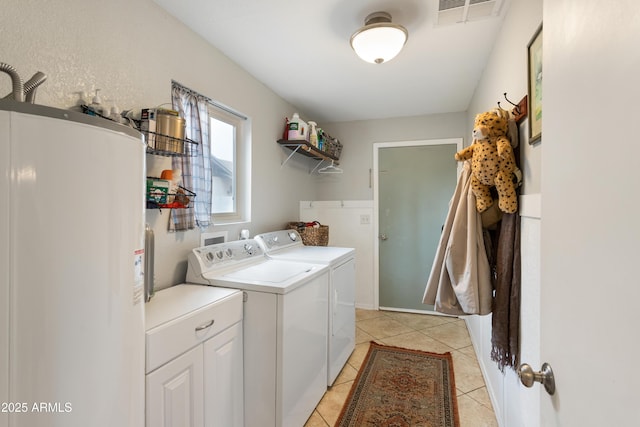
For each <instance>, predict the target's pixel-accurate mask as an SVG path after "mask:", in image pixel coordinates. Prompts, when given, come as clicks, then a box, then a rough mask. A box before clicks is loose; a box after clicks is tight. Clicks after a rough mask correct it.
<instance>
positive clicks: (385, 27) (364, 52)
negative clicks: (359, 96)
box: [351, 12, 409, 64]
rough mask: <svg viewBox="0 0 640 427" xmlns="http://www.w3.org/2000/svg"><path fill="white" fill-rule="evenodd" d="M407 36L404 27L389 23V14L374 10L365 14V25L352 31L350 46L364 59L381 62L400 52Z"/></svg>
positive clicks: (374, 62) (373, 62) (375, 62)
mask: <svg viewBox="0 0 640 427" xmlns="http://www.w3.org/2000/svg"><path fill="white" fill-rule="evenodd" d="M408 36H409V34H408V32H407V30H406V28H404V27H403V26H401V25H396V24H392V23H391V15H389V14H388V13H386V12H376V13H372V14H371V15H369V16H367V18H366V19H365V26H364V27H362V28H360V29H359V30H358V31H356V32H355V33H353V35H352V36H351V47H352V48H353V50H355V52H356V54H357V55H358V56H359V57H360V58H362V59H363V60H364V61H367V62H370V63H372V64H382V63H383V62H387V61H390V60H391V59H393V58H394V57H395V56H396V55H397V54H398V53H400V51H401V50H402V47H403V46H404V44H405V43H406V42H407V38H408Z"/></svg>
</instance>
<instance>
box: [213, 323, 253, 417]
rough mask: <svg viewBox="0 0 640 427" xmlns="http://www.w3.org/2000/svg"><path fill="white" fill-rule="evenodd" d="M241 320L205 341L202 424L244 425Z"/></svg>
mask: <svg viewBox="0 0 640 427" xmlns="http://www.w3.org/2000/svg"><path fill="white" fill-rule="evenodd" d="M242 365H243V352H242V322H238V323H236V324H235V325H233V326H231V327H229V328H228V329H226V330H224V331H223V332H221V333H219V334H218V335H216V336H215V337H213V338H211V339H210V340H208V341H206V342H205V343H204V374H205V375H204V376H205V378H204V396H205V399H204V425H205V426H206V427H242V426H244V394H243V375H242V370H243V367H242Z"/></svg>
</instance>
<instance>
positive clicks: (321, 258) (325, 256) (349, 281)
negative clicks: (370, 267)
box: [254, 230, 356, 386]
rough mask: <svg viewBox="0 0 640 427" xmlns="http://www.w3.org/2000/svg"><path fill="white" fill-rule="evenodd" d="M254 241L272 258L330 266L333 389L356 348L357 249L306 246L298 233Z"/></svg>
mask: <svg viewBox="0 0 640 427" xmlns="http://www.w3.org/2000/svg"><path fill="white" fill-rule="evenodd" d="M254 239H255V240H256V241H257V242H258V244H259V245H260V247H261V248H262V250H264V252H265V253H266V254H267V256H268V257H269V258H271V259H274V260H288V261H297V262H303V263H306V262H311V263H317V264H324V265H327V266H328V267H329V293H328V300H329V307H328V310H329V312H328V316H327V318H328V331H327V340H328V343H327V345H328V353H327V355H328V360H327V366H328V369H327V385H328V386H331V385H332V384H333V383H334V381H335V380H336V377H337V376H338V374H340V371H341V370H342V368H343V367H344V365H345V363H347V360H348V359H349V356H350V355H351V353H352V352H353V349H354V348H355V333H356V313H355V281H356V270H355V268H356V267H355V253H356V251H355V249H353V248H341V247H334V246H305V245H304V244H303V242H302V238H301V237H300V234H299V233H298V232H297V231H295V230H279V231H273V232H270V233H264V234H258V235H257V236H255V237H254Z"/></svg>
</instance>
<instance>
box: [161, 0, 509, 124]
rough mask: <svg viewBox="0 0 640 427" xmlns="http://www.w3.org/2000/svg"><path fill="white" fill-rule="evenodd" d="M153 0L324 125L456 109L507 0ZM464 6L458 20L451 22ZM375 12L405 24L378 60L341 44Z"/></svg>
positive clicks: (463, 103)
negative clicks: (396, 45) (395, 50)
mask: <svg viewBox="0 0 640 427" xmlns="http://www.w3.org/2000/svg"><path fill="white" fill-rule="evenodd" d="M154 1H155V2H156V3H157V4H158V5H160V6H161V7H162V8H164V9H165V10H167V11H168V12H169V13H170V14H171V15H173V16H175V17H176V18H177V19H178V20H180V21H182V22H183V23H185V24H186V25H187V26H188V27H190V28H191V29H192V30H193V31H195V32H196V33H198V34H200V35H201V36H202V37H203V38H204V39H206V40H207V41H208V42H209V43H211V44H212V45H213V46H215V47H216V48H218V49H219V50H220V51H222V52H223V53H224V54H225V55H226V56H228V57H229V58H231V59H232V60H233V61H234V62H236V63H237V64H239V65H240V66H241V67H242V68H243V69H245V70H246V71H248V72H249V73H250V74H251V75H253V76H254V77H255V78H256V79H258V80H259V81H261V82H262V83H264V84H265V85H266V86H267V87H269V88H270V89H271V90H273V91H274V92H275V93H277V94H278V95H280V96H281V97H282V98H284V99H285V100H287V101H288V102H290V103H291V104H293V105H295V106H297V107H298V108H300V113H301V115H302V116H303V118H305V119H306V120H315V121H317V122H321V123H322V122H324V123H327V122H342V121H353V120H368V119H382V118H390V117H404V116H416V115H424V114H436V113H449V112H460V111H466V110H467V107H468V105H469V101H470V100H471V97H472V96H473V93H474V90H475V88H476V85H477V83H478V81H479V79H480V77H481V75H482V70H483V69H484V66H485V64H486V62H487V59H488V56H489V54H490V52H491V49H492V46H493V44H494V40H495V37H496V36H497V34H498V31H499V29H500V26H501V25H502V21H503V19H502V18H503V17H504V14H505V11H506V9H507V7H508V3H509V1H510V0H466V1H467V2H471V3H472V5H471V6H469V7H470V8H467V9H465V7H462V8H454V9H449V10H448V11H447V12H442V13H440V12H439V8H440V4H449V5H451V4H455V3H456V2H462V3H464V2H465V0H322V1H317V0H295V1H293V0H181V1H175V0H154ZM479 3H485V4H484V5H482V4H479ZM473 4H475V5H473ZM474 7H476V9H474ZM481 8H483V9H482V10H481ZM465 10H468V11H469V15H468V16H467V17H468V19H467V20H466V22H456V21H459V20H460V19H461V17H462V13H464V11H465ZM474 10H476V12H477V13H476V15H488V16H479V17H478V16H477V17H473V16H472V15H473V14H474V13H473V11H474ZM483 10H484V12H487V11H488V12H490V13H489V14H486V13H484V12H483ZM376 11H385V12H388V13H390V14H391V15H392V17H393V23H396V24H400V25H403V26H404V27H405V28H406V29H407V30H408V31H409V39H408V41H407V43H406V45H405V47H404V49H403V50H402V52H400V54H399V55H398V56H397V57H396V58H394V59H393V60H391V61H389V62H386V63H383V64H370V63H366V62H364V61H362V60H361V59H360V58H358V57H357V56H356V54H355V52H354V51H353V50H352V49H351V46H350V44H349V39H350V37H351V34H352V33H353V32H354V31H356V30H357V29H358V28H359V27H361V26H363V25H364V19H365V17H366V16H367V15H368V14H370V13H372V12H376ZM496 13H497V15H496ZM445 21H450V22H451V23H445ZM208 95H209V96H214V97H215V94H208ZM292 113H293V112H292Z"/></svg>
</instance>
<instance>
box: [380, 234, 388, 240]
mask: <svg viewBox="0 0 640 427" xmlns="http://www.w3.org/2000/svg"><path fill="white" fill-rule="evenodd" d="M378 237H380V240H387V235H386V234H381V235H380V236H378Z"/></svg>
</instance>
